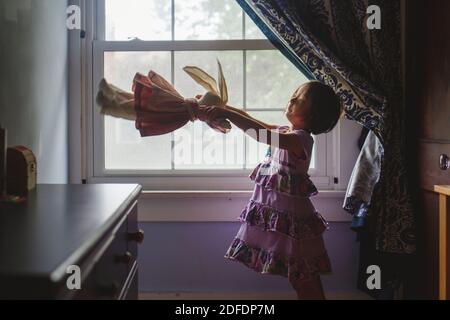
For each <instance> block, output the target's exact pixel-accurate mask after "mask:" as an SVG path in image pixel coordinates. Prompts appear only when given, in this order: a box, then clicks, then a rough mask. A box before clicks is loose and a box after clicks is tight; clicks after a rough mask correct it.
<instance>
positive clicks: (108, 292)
mask: <svg viewBox="0 0 450 320" xmlns="http://www.w3.org/2000/svg"><path fill="white" fill-rule="evenodd" d="M136 208H137V205H136V203H134V204H133V205H132V206H131V207H130V208H129V209H128V211H127V214H126V215H125V216H123V217H122V218H121V220H120V221H119V222H118V223H117V224H116V225H115V226H114V227H113V228H112V229H111V230H110V231H109V232H108V233H107V235H106V236H105V237H104V238H103V239H102V241H100V243H99V244H98V245H97V246H96V248H95V249H94V251H93V252H92V254H91V255H90V257H89V258H88V259H87V261H86V266H85V269H86V270H89V269H91V271H90V272H89V274H88V275H87V277H86V278H85V279H84V281H83V282H82V288H81V290H78V291H77V294H76V296H75V299H121V298H122V295H124V294H126V292H124V288H125V285H126V282H127V279H128V278H129V273H130V271H131V269H132V266H133V265H134V264H135V262H136V257H137V255H136V254H137V250H134V251H133V253H132V252H130V251H129V242H130V241H129V240H128V234H129V233H128V219H129V218H130V214H131V213H132V212H135V211H136ZM82 272H83V268H82Z"/></svg>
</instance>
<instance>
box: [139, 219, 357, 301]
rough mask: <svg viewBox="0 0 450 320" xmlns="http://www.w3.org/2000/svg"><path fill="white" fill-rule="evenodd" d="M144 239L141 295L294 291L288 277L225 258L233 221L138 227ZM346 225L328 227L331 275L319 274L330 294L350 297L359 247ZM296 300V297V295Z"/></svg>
mask: <svg viewBox="0 0 450 320" xmlns="http://www.w3.org/2000/svg"><path fill="white" fill-rule="evenodd" d="M140 228H141V229H143V230H144V232H145V241H144V243H143V244H142V245H141V246H140V248H139V269H140V271H139V291H140V292H160V293H161V292H186V291H190V292H216V293H217V292H220V293H224V294H225V295H226V294H227V293H230V292H231V293H246V292H247V293H256V292H258V293H266V295H267V296H268V297H270V296H271V295H270V294H271V293H272V295H273V297H276V296H278V295H279V294H280V293H294V291H293V289H292V288H291V286H290V285H289V282H288V281H287V279H286V278H283V277H280V276H272V275H260V274H258V273H256V272H254V271H252V270H250V269H247V268H246V267H245V266H243V265H241V264H239V263H236V262H233V261H229V260H226V259H225V258H224V257H223V256H224V254H225V252H226V250H227V249H228V246H229V245H230V243H231V240H232V239H233V237H234V235H235V234H236V232H237V230H238V228H239V224H238V223H236V222H223V223H219V222H218V223H211V222H205V223H201V222H192V223H185V222H183V223H178V222H172V223H163V222H155V223H140ZM355 237H356V235H355V233H354V232H353V231H351V230H350V228H349V223H347V222H341V223H331V224H330V230H328V231H327V232H325V234H324V239H325V242H326V246H327V250H328V253H329V255H330V258H331V263H332V267H333V273H332V274H330V275H325V276H323V283H324V289H325V291H326V293H327V294H328V296H332V297H333V296H334V297H343V298H353V297H357V296H358V295H359V296H360V297H362V295H361V294H360V293H359V292H358V291H357V290H356V276H357V270H358V269H357V268H358V243H357V242H356V241H355ZM294 296H295V294H294Z"/></svg>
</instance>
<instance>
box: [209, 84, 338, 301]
mask: <svg viewBox="0 0 450 320" xmlns="http://www.w3.org/2000/svg"><path fill="white" fill-rule="evenodd" d="M206 112H207V115H208V118H209V120H210V121H211V120H214V119H220V118H226V119H228V120H229V121H230V122H232V123H234V124H235V125H236V126H237V127H239V128H240V129H242V130H243V131H244V132H245V133H247V134H248V135H250V136H251V137H252V138H254V139H256V140H257V141H259V142H263V143H266V144H268V145H270V146H271V147H270V148H269V152H268V154H267V156H266V158H265V159H264V160H263V161H262V162H261V163H260V164H258V165H257V166H256V168H255V169H254V170H253V172H252V173H251V175H250V178H251V179H252V180H253V181H255V188H254V191H253V195H252V197H251V199H250V201H249V203H248V204H247V206H246V207H245V208H244V210H243V211H242V213H241V215H240V217H239V218H240V221H241V222H242V224H241V226H240V229H239V231H238V233H237V235H236V236H235V238H234V240H233V241H232V243H231V245H230V247H229V249H228V251H227V252H226V254H225V258H228V259H231V260H234V261H238V262H241V263H243V264H244V265H246V266H247V267H249V268H251V269H253V270H255V271H257V272H260V273H263V274H278V275H281V276H285V277H288V279H289V281H290V283H291V284H292V286H293V287H294V289H295V290H296V292H297V296H298V298H299V299H324V298H325V296H324V292H323V289H322V283H321V280H320V276H319V275H320V274H321V273H328V272H330V271H331V266H330V261H329V258H328V255H327V252H326V249H325V246H324V242H323V238H322V233H323V232H324V230H325V229H326V227H327V224H326V222H325V221H324V219H323V218H322V216H321V215H320V214H319V213H318V212H317V211H316V210H315V208H314V206H313V204H312V203H311V201H310V200H309V197H310V196H312V195H315V194H316V193H317V189H316V188H315V186H314V184H313V183H312V182H311V180H310V179H309V176H308V174H307V172H308V167H309V164H310V161H311V151H312V147H313V143H314V141H313V138H312V137H311V133H312V134H315V135H317V134H320V133H325V132H328V131H330V130H331V129H333V127H334V126H335V125H336V123H337V121H338V119H339V117H340V115H341V103H340V99H339V97H338V96H337V95H336V94H335V93H334V91H333V90H332V89H331V88H330V87H328V86H326V85H324V84H322V83H320V82H317V81H311V82H308V83H306V84H303V85H301V86H300V87H299V88H298V89H297V90H296V91H295V92H294V94H293V95H292V97H291V99H290V101H289V103H288V105H287V107H286V111H285V115H286V117H287V119H288V120H289V122H290V123H291V125H290V127H289V126H275V125H270V124H266V123H264V122H262V121H259V120H256V119H255V118H253V117H251V116H250V115H248V114H247V113H245V112H243V111H242V110H239V109H236V108H232V107H229V108H221V107H208V110H207V111H206Z"/></svg>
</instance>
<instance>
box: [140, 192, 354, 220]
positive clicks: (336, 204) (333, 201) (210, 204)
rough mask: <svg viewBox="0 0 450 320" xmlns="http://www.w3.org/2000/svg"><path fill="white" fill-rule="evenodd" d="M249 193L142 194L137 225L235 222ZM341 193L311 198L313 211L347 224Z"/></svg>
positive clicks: (323, 193) (343, 193) (343, 194)
mask: <svg viewBox="0 0 450 320" xmlns="http://www.w3.org/2000/svg"><path fill="white" fill-rule="evenodd" d="M251 193H252V191H250V190H237V191H222V190H221V191H216V190H214V191H210V190H199V191H192V190H158V191H155V190H145V191H143V192H142V194H141V196H140V198H139V211H138V212H139V221H140V222H237V217H238V216H239V213H240V212H241V211H242V208H243V207H244V206H245V205H246V204H247V202H248V199H249V198H250V196H251ZM344 196H345V192H344V191H336V190H320V191H319V194H318V195H316V196H314V197H312V198H311V200H312V202H313V203H314V206H315V207H316V209H317V210H318V211H319V212H320V213H321V214H322V216H323V217H324V218H325V219H326V220H327V221H329V222H348V221H350V220H351V216H350V215H349V214H348V213H347V212H346V211H344V210H343V209H342V203H343V200H344Z"/></svg>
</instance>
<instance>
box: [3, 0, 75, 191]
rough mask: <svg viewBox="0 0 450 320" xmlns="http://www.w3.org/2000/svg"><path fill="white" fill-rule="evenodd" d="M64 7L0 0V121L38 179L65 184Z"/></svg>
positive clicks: (42, 0) (39, 0)
mask: <svg viewBox="0 0 450 320" xmlns="http://www.w3.org/2000/svg"><path fill="white" fill-rule="evenodd" d="M66 7H67V2H66V1H64V0H0V70H1V72H0V124H1V125H2V126H3V127H6V128H7V130H8V144H9V145H16V144H23V145H25V146H28V147H30V148H31V149H32V150H33V152H34V153H35V155H36V157H37V163H38V183H64V182H67V172H68V156H67V152H68V146H67V139H68V137H67V111H68V110H67V96H68V91H67V86H68V60H67V47H68V46H67V29H66V26H65V21H66V12H65V10H66Z"/></svg>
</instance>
